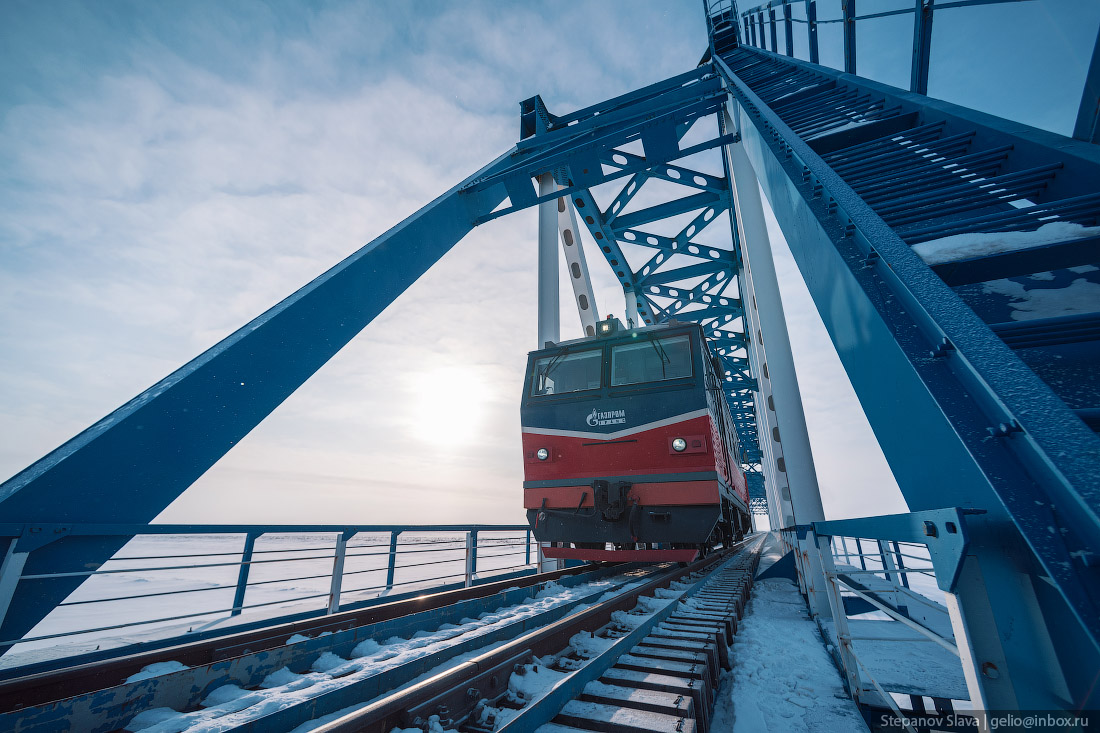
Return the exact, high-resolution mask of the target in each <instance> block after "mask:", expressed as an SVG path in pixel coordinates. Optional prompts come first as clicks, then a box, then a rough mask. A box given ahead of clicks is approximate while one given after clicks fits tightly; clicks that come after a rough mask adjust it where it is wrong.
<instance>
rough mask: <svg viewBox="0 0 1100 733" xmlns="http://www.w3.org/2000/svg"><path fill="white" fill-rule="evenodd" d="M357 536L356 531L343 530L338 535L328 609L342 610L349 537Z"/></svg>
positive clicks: (331, 610)
mask: <svg viewBox="0 0 1100 733" xmlns="http://www.w3.org/2000/svg"><path fill="white" fill-rule="evenodd" d="M353 536H355V533H354V532H347V531H346V532H341V533H340V534H339V535H337V537H336V552H335V553H334V554H333V556H332V581H331V582H330V583H329V588H328V611H327V613H336V612H337V611H339V610H340V587H341V585H342V584H343V582H344V555H345V554H346V553H347V549H348V539H349V538H351V537H353Z"/></svg>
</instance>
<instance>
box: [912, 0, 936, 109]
mask: <svg viewBox="0 0 1100 733" xmlns="http://www.w3.org/2000/svg"><path fill="white" fill-rule="evenodd" d="M913 2H914V3H915V5H914V9H913V63H912V68H911V70H910V79H909V91H911V92H916V93H917V94H928V65H929V62H930V61H931V58H932V13H933V9H934V5H935V2H936V0H913Z"/></svg>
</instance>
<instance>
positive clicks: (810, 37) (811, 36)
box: [806, 0, 821, 64]
mask: <svg viewBox="0 0 1100 733" xmlns="http://www.w3.org/2000/svg"><path fill="white" fill-rule="evenodd" d="M806 39H807V41H808V42H809V44H810V63H811V64H818V63H821V57H820V56H819V54H818V52H817V3H816V2H815V1H814V0H806Z"/></svg>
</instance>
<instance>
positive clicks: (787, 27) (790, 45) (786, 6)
mask: <svg viewBox="0 0 1100 733" xmlns="http://www.w3.org/2000/svg"><path fill="white" fill-rule="evenodd" d="M783 33H784V36H785V38H784V46H786V51H787V55H788V56H792V57H793V56H794V35H793V34H794V25H793V21H792V20H791V4H790V3H789V2H785V3H783Z"/></svg>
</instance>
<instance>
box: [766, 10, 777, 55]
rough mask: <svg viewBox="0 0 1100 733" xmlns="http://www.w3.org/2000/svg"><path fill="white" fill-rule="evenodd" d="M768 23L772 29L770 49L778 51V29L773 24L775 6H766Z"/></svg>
mask: <svg viewBox="0 0 1100 733" xmlns="http://www.w3.org/2000/svg"><path fill="white" fill-rule="evenodd" d="M768 23H769V24H770V25H771V31H772V51H774V52H775V53H779V37H778V35H777V33H776V31H777V30H778V29H777V28H776V25H775V8H768Z"/></svg>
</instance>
